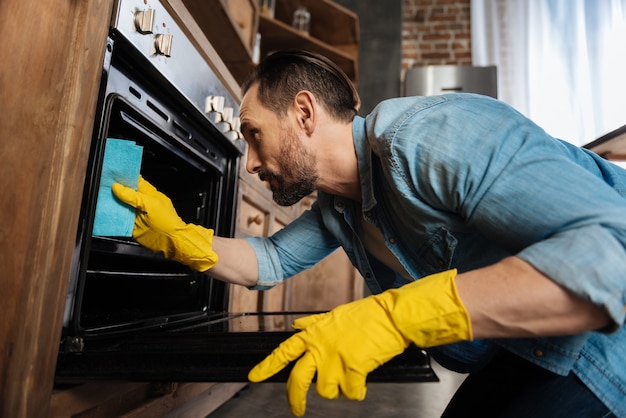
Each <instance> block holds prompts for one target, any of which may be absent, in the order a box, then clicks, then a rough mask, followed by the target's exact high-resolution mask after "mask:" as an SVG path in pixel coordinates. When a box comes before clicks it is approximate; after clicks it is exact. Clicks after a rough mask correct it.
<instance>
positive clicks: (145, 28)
mask: <svg viewBox="0 0 626 418" xmlns="http://www.w3.org/2000/svg"><path fill="white" fill-rule="evenodd" d="M153 26H154V9H146V10H137V11H136V12H135V29H137V32H139V33H143V34H144V35H145V34H148V33H152V27H153Z"/></svg>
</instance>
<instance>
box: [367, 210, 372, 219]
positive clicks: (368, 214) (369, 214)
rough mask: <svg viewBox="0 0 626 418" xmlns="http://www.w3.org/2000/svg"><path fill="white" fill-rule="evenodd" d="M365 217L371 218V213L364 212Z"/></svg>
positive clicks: (369, 211)
mask: <svg viewBox="0 0 626 418" xmlns="http://www.w3.org/2000/svg"><path fill="white" fill-rule="evenodd" d="M365 216H367V217H368V218H371V217H372V211H371V210H368V211H367V212H365Z"/></svg>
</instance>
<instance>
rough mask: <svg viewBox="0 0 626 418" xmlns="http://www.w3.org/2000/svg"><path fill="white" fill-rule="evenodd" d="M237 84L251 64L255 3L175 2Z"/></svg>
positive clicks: (243, 0) (236, 0)
mask: <svg viewBox="0 0 626 418" xmlns="http://www.w3.org/2000/svg"><path fill="white" fill-rule="evenodd" d="M179 1H182V3H183V4H184V6H185V7H186V8H187V10H188V11H189V15H190V16H192V17H193V19H194V20H195V22H196V23H197V26H198V27H199V28H200V30H201V31H202V32H203V33H204V35H205V36H206V37H207V39H208V40H209V42H210V43H211V45H212V46H213V48H215V51H217V53H218V54H219V56H220V58H221V59H222V61H224V64H226V66H227V67H228V69H229V71H230V72H231V73H232V75H233V77H234V78H235V79H236V80H237V82H238V83H239V84H241V82H242V81H243V80H244V79H245V78H246V77H247V75H248V73H249V72H250V70H251V69H252V68H254V64H253V62H252V51H253V49H254V42H255V40H256V34H257V28H258V22H259V13H258V3H257V0H179Z"/></svg>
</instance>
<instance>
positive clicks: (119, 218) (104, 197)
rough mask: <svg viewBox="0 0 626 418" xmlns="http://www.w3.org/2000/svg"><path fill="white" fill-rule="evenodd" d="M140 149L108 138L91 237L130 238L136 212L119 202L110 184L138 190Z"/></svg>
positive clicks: (121, 140) (120, 140)
mask: <svg viewBox="0 0 626 418" xmlns="http://www.w3.org/2000/svg"><path fill="white" fill-rule="evenodd" d="M142 156H143V147H141V146H139V145H137V144H136V143H135V142H132V141H126V140H123V139H114V138H107V140H106V144H105V148H104V159H103V163H102V175H101V177H100V188H99V189H98V202H97V204H96V216H95V219H94V224H93V232H92V235H97V236H106V237H130V236H132V232H133V226H134V224H135V209H133V208H131V207H130V206H128V205H126V204H124V203H122V202H120V201H119V200H118V199H117V198H116V197H115V195H114V194H113V192H112V191H111V186H112V185H113V183H121V184H123V185H124V186H127V187H130V188H132V189H134V190H137V183H138V181H139V171H140V169H141V158H142Z"/></svg>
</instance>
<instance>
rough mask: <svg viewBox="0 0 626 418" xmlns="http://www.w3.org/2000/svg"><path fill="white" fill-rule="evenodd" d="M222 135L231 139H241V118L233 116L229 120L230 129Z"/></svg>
mask: <svg viewBox="0 0 626 418" xmlns="http://www.w3.org/2000/svg"><path fill="white" fill-rule="evenodd" d="M224 135H226V137H227V138H228V139H230V140H231V141H235V140H237V139H243V134H242V133H241V120H240V119H239V117H237V116H235V117H234V118H233V120H232V121H231V122H230V131H228V132H225V133H224Z"/></svg>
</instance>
